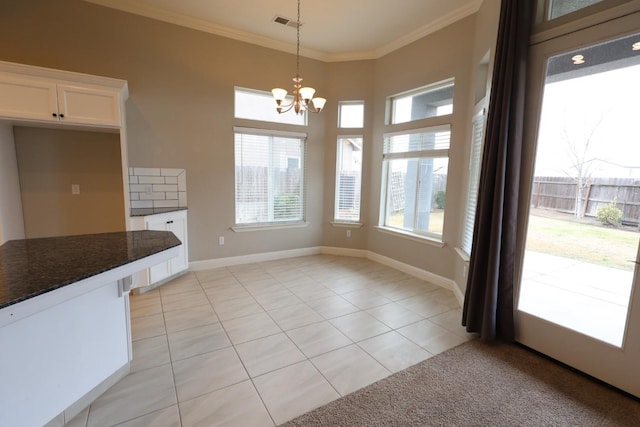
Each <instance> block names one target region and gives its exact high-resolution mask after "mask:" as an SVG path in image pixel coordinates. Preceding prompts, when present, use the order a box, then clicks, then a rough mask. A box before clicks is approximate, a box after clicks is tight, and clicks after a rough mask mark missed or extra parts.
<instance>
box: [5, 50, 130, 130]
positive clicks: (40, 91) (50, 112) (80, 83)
mask: <svg viewBox="0 0 640 427" xmlns="http://www.w3.org/2000/svg"><path fill="white" fill-rule="evenodd" d="M127 96H128V90H127V82H126V81H123V80H117V79H108V78H105V77H97V76H90V75H86V74H79V73H70V72H65V71H58V70H50V69H44V68H39V67H32V66H25V65H20V64H13V63H9V62H1V61H0V119H9V120H17V121H31V122H41V123H42V122H49V123H60V124H68V125H86V126H98V127H108V128H119V127H121V126H122V121H123V120H122V116H123V104H124V101H125V99H126V98H127Z"/></svg>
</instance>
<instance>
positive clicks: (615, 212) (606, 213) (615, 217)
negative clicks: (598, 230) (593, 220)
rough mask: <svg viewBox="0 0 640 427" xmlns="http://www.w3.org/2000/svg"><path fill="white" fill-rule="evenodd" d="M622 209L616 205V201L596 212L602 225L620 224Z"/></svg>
mask: <svg viewBox="0 0 640 427" xmlns="http://www.w3.org/2000/svg"><path fill="white" fill-rule="evenodd" d="M622 214H623V212H622V210H621V209H618V207H617V206H616V201H615V200H614V201H613V202H611V203H608V204H606V205H604V206H602V207H601V208H600V209H598V211H597V212H596V217H597V218H598V221H600V222H601V223H602V225H619V224H620V221H621V220H622Z"/></svg>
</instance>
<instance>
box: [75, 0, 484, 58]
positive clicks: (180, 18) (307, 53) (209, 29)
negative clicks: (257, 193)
mask: <svg viewBox="0 0 640 427" xmlns="http://www.w3.org/2000/svg"><path fill="white" fill-rule="evenodd" d="M84 1H86V2H88V3H93V4H96V5H99V6H104V7H108V8H111V9H117V10H121V11H124V12H128V13H133V14H135V15H140V16H144V17H147V18H151V19H155V20H158V21H163V22H167V23H170V24H175V25H179V26H181V27H186V28H191V29H193V30H198V31H203V32H206V33H210V34H214V35H217V36H221V37H226V38H229V39H233V40H238V41H241V42H245V43H250V44H254V45H258V46H262V47H266V48H269V49H275V50H279V51H282V52H286V53H293V54H295V53H296V45H295V44H293V43H287V42H283V41H279V40H275V39H272V38H269V37H264V36H259V35H257V34H252V33H249V32H246V31H240V30H236V29H233V28H229V27H225V26H222V25H218V24H214V23H212V22H209V21H205V20H203V19H197V18H193V17H190V16H187V15H183V14H180V13H176V12H171V11H168V10H165V9H162V8H158V7H153V6H149V5H145V4H141V3H138V2H132V1H130V0H84ZM482 2H483V0H474V1H473V2H471V3H469V4H468V5H466V6H463V7H461V8H459V9H457V10H454V11H453V12H451V13H449V14H447V15H445V16H443V17H442V18H440V19H438V20H437V21H435V22H432V23H430V24H427V25H425V26H423V27H421V28H418V29H417V30H415V31H412V32H411V33H409V34H407V35H406V36H403V37H400V38H398V39H396V40H394V41H392V42H391V43H388V44H386V45H385V46H383V47H381V48H379V49H376V50H374V51H363V52H344V53H329V52H323V51H319V50H315V49H308V48H304V47H302V46H301V47H300V55H301V56H304V57H306V58H311V59H315V60H318V61H323V62H347V61H362V60H371V59H378V58H380V57H382V56H385V55H387V54H389V53H391V52H393V51H395V50H398V49H400V48H402V47H404V46H406V45H408V44H410V43H413V42H414V41H416V40H419V39H421V38H423V37H425V36H427V35H429V34H432V33H434V32H436V31H438V30H441V29H442V28H445V27H446V26H448V25H451V24H453V23H454V22H456V21H459V20H461V19H463V18H466V17H467V16H469V15H472V14H474V13H476V12H477V11H478V9H480V6H481V5H482Z"/></svg>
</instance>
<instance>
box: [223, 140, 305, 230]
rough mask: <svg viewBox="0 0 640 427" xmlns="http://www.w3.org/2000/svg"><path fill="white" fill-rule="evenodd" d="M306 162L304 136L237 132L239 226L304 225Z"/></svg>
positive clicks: (236, 170) (237, 221)
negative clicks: (288, 223)
mask: <svg viewBox="0 0 640 427" xmlns="http://www.w3.org/2000/svg"><path fill="white" fill-rule="evenodd" d="M304 162H305V137H304V136H301V135H296V134H291V133H284V132H283V133H278V132H275V131H273V132H272V133H269V132H265V131H264V130H258V131H256V132H251V130H249V129H246V128H242V129H238V128H236V131H235V181H236V182H235V211H236V215H235V217H236V218H235V221H236V224H238V225H247V224H269V223H285V222H300V221H304V219H305V212H304V205H305V203H304V201H305V191H304V188H305V185H304Z"/></svg>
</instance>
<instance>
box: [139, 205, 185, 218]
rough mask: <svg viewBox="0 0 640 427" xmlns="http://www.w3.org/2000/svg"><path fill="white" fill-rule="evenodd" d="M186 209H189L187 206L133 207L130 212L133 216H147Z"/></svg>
mask: <svg viewBox="0 0 640 427" xmlns="http://www.w3.org/2000/svg"><path fill="white" fill-rule="evenodd" d="M185 210H187V208H186V207H185V206H183V207H181V208H132V209H131V212H130V214H131V216H147V215H155V214H163V213H169V212H176V211H185Z"/></svg>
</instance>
